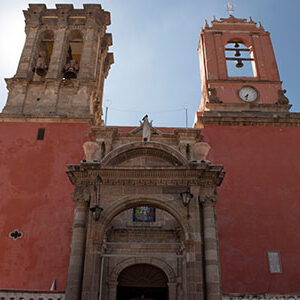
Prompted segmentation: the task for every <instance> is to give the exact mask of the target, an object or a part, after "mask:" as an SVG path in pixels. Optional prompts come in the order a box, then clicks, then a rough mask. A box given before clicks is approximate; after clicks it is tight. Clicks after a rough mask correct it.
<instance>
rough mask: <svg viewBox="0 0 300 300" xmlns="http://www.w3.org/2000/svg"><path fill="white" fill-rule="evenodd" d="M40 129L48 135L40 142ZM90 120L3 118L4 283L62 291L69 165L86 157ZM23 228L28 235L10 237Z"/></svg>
mask: <svg viewBox="0 0 300 300" xmlns="http://www.w3.org/2000/svg"><path fill="white" fill-rule="evenodd" d="M38 128H45V129H46V130H45V139H44V140H42V141H38V140H37V139H36V137H37V130H38ZM88 131H89V126H88V125H87V124H71V123H44V124H41V123H0V166H1V167H0V178H1V189H0V199H1V201H0V214H1V215H0V236H1V250H0V288H2V289H4V288H8V289H32V290H49V289H50V286H51V284H52V281H53V280H54V279H56V280H57V289H58V290H64V289H65V283H66V274H67V268H68V263H69V251H70V241H71V231H70V228H71V226H72V215H73V212H72V209H73V201H72V198H71V197H72V191H73V186H72V184H71V183H70V182H69V180H68V178H67V176H66V174H65V171H66V164H71V163H78V162H79V161H80V160H81V159H82V158H83V150H82V147H81V146H82V143H83V142H84V141H85V140H87V139H88V137H87V133H88ZM14 229H19V230H21V231H22V232H23V233H24V237H23V238H21V239H18V240H13V239H11V238H9V232H11V231H12V230H14Z"/></svg>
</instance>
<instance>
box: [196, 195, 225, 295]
mask: <svg viewBox="0 0 300 300" xmlns="http://www.w3.org/2000/svg"><path fill="white" fill-rule="evenodd" d="M216 200H217V197H216V195H215V194H213V193H210V194H206V195H202V196H200V202H201V204H202V212H203V236H204V267H205V288H206V299H207V300H220V299H221V290H220V268H219V251H218V234H217V220H216Z"/></svg>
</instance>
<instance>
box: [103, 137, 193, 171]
mask: <svg viewBox="0 0 300 300" xmlns="http://www.w3.org/2000/svg"><path fill="white" fill-rule="evenodd" d="M187 163H188V162H187V160H186V158H185V157H184V156H183V155H182V154H181V153H180V152H179V151H177V150H176V149H175V148H173V147H170V146H168V145H165V144H162V143H157V142H139V143H130V144H126V145H124V146H121V147H118V148H117V149H115V150H113V151H111V152H110V153H108V154H107V155H106V157H104V159H103V161H102V164H103V166H118V167H177V166H183V165H186V164H187Z"/></svg>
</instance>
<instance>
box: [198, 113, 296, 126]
mask: <svg viewBox="0 0 300 300" xmlns="http://www.w3.org/2000/svg"><path fill="white" fill-rule="evenodd" d="M207 125H215V126H273V127H299V126H300V113H290V112H255V111H253V112H225V111H210V112H204V113H203V114H202V115H201V113H198V117H197V124H195V126H196V127H200V128H201V127H205V126H207Z"/></svg>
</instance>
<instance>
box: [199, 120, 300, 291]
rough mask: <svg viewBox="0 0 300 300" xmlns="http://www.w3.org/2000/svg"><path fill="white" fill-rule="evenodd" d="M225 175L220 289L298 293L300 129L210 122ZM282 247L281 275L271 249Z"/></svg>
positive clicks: (210, 138) (208, 136)
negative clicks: (274, 270) (273, 266)
mask: <svg viewBox="0 0 300 300" xmlns="http://www.w3.org/2000/svg"><path fill="white" fill-rule="evenodd" d="M203 134H204V136H205V141H207V142H208V143H209V144H210V145H211V147H212V149H211V153H210V156H209V159H210V160H211V161H212V162H213V163H220V164H223V165H224V167H225V171H226V176H225V179H224V181H223V184H222V186H221V188H219V198H218V203H217V216H218V226H219V239H220V256H221V276H222V291H223V292H224V293H230V292H231V293H232V292H234V293H284V294H287V293H295V292H300V285H299V282H300V268H299V266H300V230H299V228H300V183H299V179H300V159H299V156H300V139H299V138H300V128H291V127H290V128H288V127H285V128H279V127H235V126H228V127H226V126H223V127H221V126H220V127H217V126H207V127H206V128H205V129H204V130H203ZM268 251H280V254H281V263H282V271H283V272H282V274H270V273H269V268H268V260H267V252H268Z"/></svg>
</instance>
